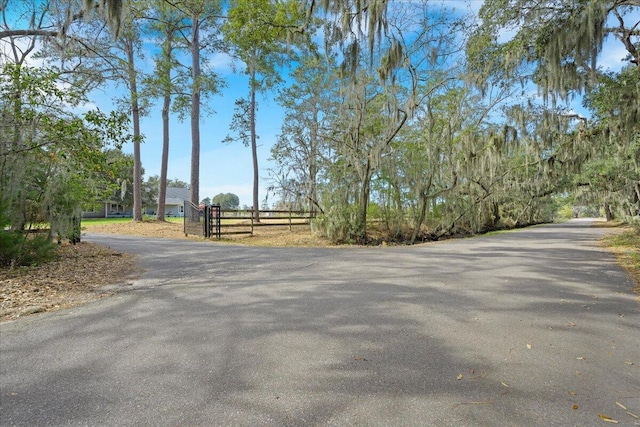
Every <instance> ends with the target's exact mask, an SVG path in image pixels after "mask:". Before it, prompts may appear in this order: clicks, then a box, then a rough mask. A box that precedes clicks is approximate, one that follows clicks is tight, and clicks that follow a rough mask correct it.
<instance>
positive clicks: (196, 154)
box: [190, 14, 201, 221]
mask: <svg viewBox="0 0 640 427" xmlns="http://www.w3.org/2000/svg"><path fill="white" fill-rule="evenodd" d="M191 25H192V26H193V28H192V31H191V68H192V69H191V76H192V80H193V82H192V92H191V189H190V190H191V203H192V204H193V205H194V206H198V205H199V204H200V90H201V89H200V74H201V73H200V31H199V25H200V23H199V17H198V15H197V14H194V15H193V16H192V18H191ZM192 211H194V210H192ZM194 215H196V214H194ZM191 219H192V220H194V221H199V218H191Z"/></svg>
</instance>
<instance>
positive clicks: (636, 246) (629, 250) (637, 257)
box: [602, 227, 640, 293]
mask: <svg viewBox="0 0 640 427" xmlns="http://www.w3.org/2000/svg"><path fill="white" fill-rule="evenodd" d="M602 242H603V243H604V245H605V246H606V247H607V249H609V250H610V251H611V252H613V253H614V254H615V255H616V257H617V258H618V262H619V263H620V265H621V266H622V267H623V268H624V269H625V270H627V271H628V272H629V274H630V275H631V277H633V279H634V280H635V282H636V286H635V288H634V291H635V292H637V293H640V228H632V227H621V231H620V232H619V233H615V234H610V235H607V236H605V237H604V238H603V239H602Z"/></svg>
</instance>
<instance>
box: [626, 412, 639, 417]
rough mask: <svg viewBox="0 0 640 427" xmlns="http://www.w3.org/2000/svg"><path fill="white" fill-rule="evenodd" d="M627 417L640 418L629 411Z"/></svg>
mask: <svg viewBox="0 0 640 427" xmlns="http://www.w3.org/2000/svg"><path fill="white" fill-rule="evenodd" d="M627 415H630V416H632V417H633V418H638V416H637V415H636V414H632V413H631V412H628V411H627Z"/></svg>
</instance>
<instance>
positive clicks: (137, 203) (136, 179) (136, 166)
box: [125, 40, 142, 221]
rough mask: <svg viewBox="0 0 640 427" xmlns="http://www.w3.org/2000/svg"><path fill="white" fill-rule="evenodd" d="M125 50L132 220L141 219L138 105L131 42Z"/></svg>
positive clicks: (127, 42) (127, 43)
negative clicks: (129, 102)
mask: <svg viewBox="0 0 640 427" xmlns="http://www.w3.org/2000/svg"><path fill="white" fill-rule="evenodd" d="M125 44H126V46H125V49H126V52H127V61H128V73H129V90H130V92H131V121H132V122H133V220H134V221H142V161H141V159H140V106H139V103H138V83H137V76H136V70H135V66H134V65H135V56H134V52H133V43H132V42H131V41H129V40H127V41H125Z"/></svg>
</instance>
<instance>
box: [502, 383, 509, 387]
mask: <svg viewBox="0 0 640 427" xmlns="http://www.w3.org/2000/svg"><path fill="white" fill-rule="evenodd" d="M500 384H502V385H503V386H505V387H509V386H508V385H507V384H505V383H500Z"/></svg>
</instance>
